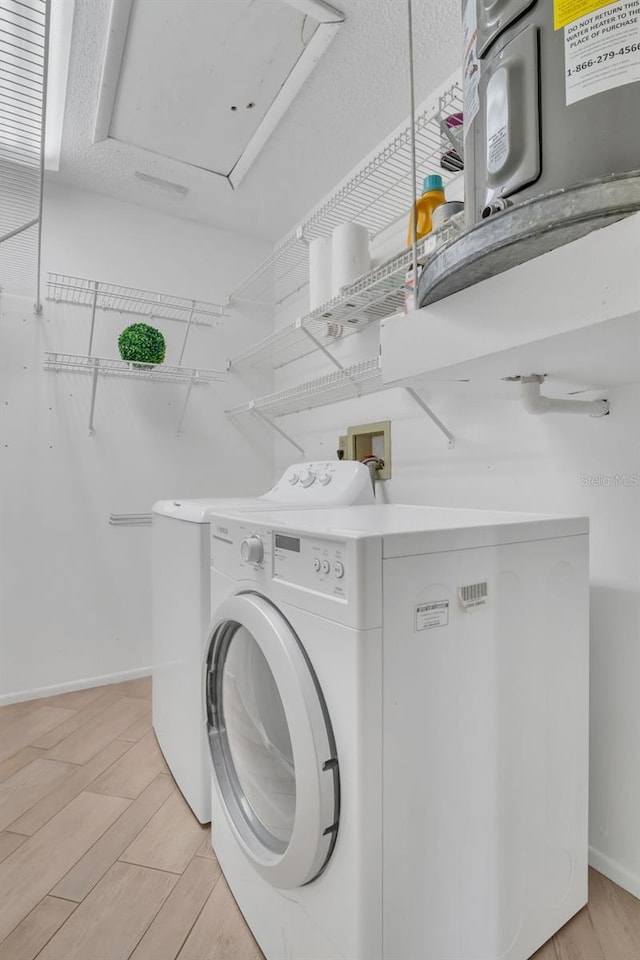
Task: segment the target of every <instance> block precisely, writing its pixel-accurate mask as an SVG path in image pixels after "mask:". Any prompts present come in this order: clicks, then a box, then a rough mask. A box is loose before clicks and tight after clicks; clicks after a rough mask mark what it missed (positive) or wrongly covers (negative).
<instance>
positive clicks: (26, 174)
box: [0, 0, 50, 313]
mask: <svg viewBox="0 0 640 960" xmlns="http://www.w3.org/2000/svg"><path fill="white" fill-rule="evenodd" d="M49 7H50V4H49V3H47V2H46V0H0V77H1V78H2V81H1V83H0V196H1V197H2V203H0V260H1V262H2V267H1V272H2V283H3V287H4V289H5V290H7V291H8V292H10V293H17V294H27V293H31V292H32V291H33V290H34V289H35V292H36V302H35V310H36V313H40V311H41V309H42V305H41V303H40V247H41V234H42V184H43V179H44V178H43V170H44V125H45V107H46V92H47V56H48V38H49Z"/></svg>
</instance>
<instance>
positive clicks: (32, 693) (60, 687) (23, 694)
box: [0, 667, 151, 706]
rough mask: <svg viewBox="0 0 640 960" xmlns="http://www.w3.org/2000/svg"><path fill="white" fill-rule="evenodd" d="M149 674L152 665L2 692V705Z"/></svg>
mask: <svg viewBox="0 0 640 960" xmlns="http://www.w3.org/2000/svg"><path fill="white" fill-rule="evenodd" d="M149 676H151V667H138V669H137V670H123V671H122V672H121V673H105V674H103V675H102V676H101V677H85V678H84V679H82V680H71V681H69V683H54V684H53V685H52V686H50V687H35V688H34V689H33V690H21V691H20V692H19V693H2V694H0V706H4V705H5V704H8V703H20V702H21V701H22V700H41V699H42V698H43V697H55V696H56V695H57V694H59V693H71V692H72V691H73V690H87V689H88V688H89V687H105V686H106V685H107V684H109V683H122V682H123V680H137V679H138V678H139V677H149Z"/></svg>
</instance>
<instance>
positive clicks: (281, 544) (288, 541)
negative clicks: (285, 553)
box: [276, 533, 300, 553]
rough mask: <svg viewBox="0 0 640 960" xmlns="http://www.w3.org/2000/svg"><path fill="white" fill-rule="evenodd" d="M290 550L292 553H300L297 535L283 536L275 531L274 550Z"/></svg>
mask: <svg viewBox="0 0 640 960" xmlns="http://www.w3.org/2000/svg"><path fill="white" fill-rule="evenodd" d="M278 548H279V549H280V550H291V551H292V552H293V553H300V541H299V540H298V538H297V537H285V536H284V534H282V533H276V550H277V549H278Z"/></svg>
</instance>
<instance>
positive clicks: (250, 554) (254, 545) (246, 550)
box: [240, 537, 264, 563]
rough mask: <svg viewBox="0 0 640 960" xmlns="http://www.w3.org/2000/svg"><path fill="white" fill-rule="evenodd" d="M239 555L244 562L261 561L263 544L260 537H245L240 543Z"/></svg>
mask: <svg viewBox="0 0 640 960" xmlns="http://www.w3.org/2000/svg"><path fill="white" fill-rule="evenodd" d="M240 556H241V557H242V559H243V560H244V562H245V563H262V561H263V559H264V546H263V543H262V540H261V539H260V537H247V539H246V540H243V541H242V543H241V544H240Z"/></svg>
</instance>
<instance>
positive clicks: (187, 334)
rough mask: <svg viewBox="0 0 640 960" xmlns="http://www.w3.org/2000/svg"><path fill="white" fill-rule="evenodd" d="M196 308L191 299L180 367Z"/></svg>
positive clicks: (179, 362)
mask: <svg viewBox="0 0 640 960" xmlns="http://www.w3.org/2000/svg"><path fill="white" fill-rule="evenodd" d="M195 309H196V302H195V300H192V301H191V311H190V313H189V319H188V320H187V329H186V330H185V333H184V340H183V341H182V350H181V351H180V359H179V360H178V366H179V367H181V366H182V358H183V357H184V350H185V347H186V345H187V338H188V336H189V330H190V329H191V323H192V321H193V314H194V313H195ZM178 432H180V431H178Z"/></svg>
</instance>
